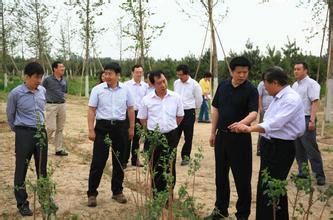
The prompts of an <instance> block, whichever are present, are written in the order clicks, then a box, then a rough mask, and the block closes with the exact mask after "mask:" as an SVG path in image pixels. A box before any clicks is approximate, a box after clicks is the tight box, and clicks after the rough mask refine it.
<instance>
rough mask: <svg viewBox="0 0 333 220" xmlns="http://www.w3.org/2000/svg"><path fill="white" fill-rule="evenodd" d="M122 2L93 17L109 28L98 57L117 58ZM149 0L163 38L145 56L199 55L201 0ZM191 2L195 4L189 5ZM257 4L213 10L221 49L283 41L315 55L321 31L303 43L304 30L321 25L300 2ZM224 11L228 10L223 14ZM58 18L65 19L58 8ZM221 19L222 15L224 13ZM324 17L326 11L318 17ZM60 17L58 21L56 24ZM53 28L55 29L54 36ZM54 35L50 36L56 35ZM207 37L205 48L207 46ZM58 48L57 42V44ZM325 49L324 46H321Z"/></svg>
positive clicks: (242, 2) (235, 0) (236, 0)
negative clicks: (163, 26) (295, 43)
mask: <svg viewBox="0 0 333 220" xmlns="http://www.w3.org/2000/svg"><path fill="white" fill-rule="evenodd" d="M119 2H121V0H112V1H111V4H108V5H106V6H105V10H104V14H103V16H101V17H99V18H98V19H97V25H98V26H100V27H107V28H108V30H107V31H105V32H103V33H101V34H100V35H99V36H98V38H97V45H96V47H97V50H98V51H99V53H100V56H101V57H111V58H114V59H118V58H119V38H118V37H117V36H119V28H118V26H117V18H119V17H120V16H121V15H125V18H124V19H123V23H126V18H128V16H126V14H124V12H122V11H121V10H120V9H119V7H118V5H119ZM178 2H181V3H179V4H181V7H180V5H179V4H177V3H176V1H175V0H149V5H150V8H151V10H152V11H153V12H155V13H156V14H155V15H154V16H152V17H151V18H150V22H151V23H152V24H162V23H163V22H165V29H164V31H163V33H162V35H161V36H160V37H159V38H157V39H156V40H154V42H153V43H152V45H151V49H150V53H149V55H150V56H152V57H154V58H165V57H171V58H176V59H178V58H181V57H184V56H186V55H189V54H194V55H195V56H199V55H200V52H201V48H202V46H203V40H204V35H205V30H206V29H205V28H206V27H205V26H206V22H207V19H206V18H205V15H204V13H203V8H202V6H201V5H200V3H199V0H192V1H190V0H178ZM190 2H194V3H190ZM260 2H261V0H225V1H224V3H220V4H219V5H218V6H217V7H216V8H215V15H216V18H217V29H218V33H219V35H220V37H221V38H222V44H223V46H224V49H225V51H226V52H227V53H228V52H230V51H231V50H232V51H235V52H240V51H242V50H244V49H245V43H246V42H247V40H248V39H249V40H250V41H251V42H253V44H254V45H255V46H259V48H260V49H261V51H262V52H265V51H266V49H265V48H266V46H267V45H268V44H269V45H271V46H276V48H278V49H280V48H281V47H282V46H283V45H284V44H286V43H287V41H288V38H289V39H290V40H291V41H294V40H296V42H297V44H298V46H299V47H300V48H301V49H302V51H303V52H304V53H312V54H314V55H319V51H320V44H321V38H322V33H321V34H319V35H317V36H316V37H315V38H313V39H311V40H310V41H309V42H307V41H306V36H309V35H310V34H309V33H308V32H307V31H305V30H304V29H306V28H309V27H314V28H315V29H317V30H318V31H321V28H322V26H318V25H317V26H316V25H315V23H314V22H312V21H311V15H312V14H311V9H310V8H307V7H303V6H302V7H297V5H298V4H299V3H298V2H299V0H271V1H270V2H269V3H265V4H262V3H260ZM182 8H183V9H185V10H186V11H187V12H188V13H189V14H191V15H192V17H191V18H189V17H188V16H187V15H186V14H185V13H183V12H182ZM226 11H228V12H227V13H226ZM61 13H62V14H61V15H60V17H61V18H64V17H65V16H66V15H65V14H66V13H68V12H66V10H62V12H61ZM225 14H226V16H225V18H224V19H223V20H222V19H221V16H222V15H225ZM321 16H322V17H323V18H324V16H325V13H323V14H322V15H321ZM71 22H72V26H73V27H74V26H76V27H77V26H78V24H77V20H76V18H75V16H72V21H71ZM60 23H61V19H60V18H59V19H58V20H57V25H59V24H60ZM55 31H57V28H55V29H53V32H55ZM57 34H58V33H53V35H54V36H57ZM74 41H75V42H74V43H73V44H74V49H75V50H76V51H77V52H78V53H79V54H81V53H82V44H81V43H80V42H79V40H78V39H75V40H74ZM131 44H132V42H131V41H130V40H128V39H123V49H125V48H126V47H127V46H129V45H131ZM209 44H210V42H209V38H208V39H207V42H206V48H209ZM217 44H218V56H219V59H223V55H222V52H221V47H220V44H219V42H218V41H217ZM55 45H56V44H55ZM325 47H327V43H325ZM133 56H134V52H132V51H125V52H123V57H125V58H126V57H133Z"/></svg>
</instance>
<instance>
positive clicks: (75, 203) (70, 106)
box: [0, 96, 333, 219]
mask: <svg viewBox="0 0 333 220" xmlns="http://www.w3.org/2000/svg"><path fill="white" fill-rule="evenodd" d="M86 106H87V100H86V99H85V98H78V97H74V96H72V97H70V98H69V100H68V102H67V121H66V126H65V130H64V137H65V138H64V139H65V146H66V148H67V149H68V151H69V155H68V156H67V157H57V156H55V154H54V146H53V145H52V144H50V145H49V152H48V161H49V164H52V166H54V167H55V168H56V170H55V172H54V174H53V176H52V178H53V180H54V181H55V182H56V184H57V185H56V188H57V194H56V197H55V201H56V203H57V205H58V206H59V210H58V212H57V216H58V217H59V218H60V219H71V218H72V219H73V218H76V217H79V219H133V215H135V212H136V211H135V210H136V206H135V203H134V198H135V197H136V196H138V195H140V194H139V192H141V191H142V190H140V189H141V188H142V187H143V186H142V184H140V186H138V185H137V184H136V179H138V178H139V176H138V174H139V171H140V178H141V179H142V178H143V177H142V176H143V174H142V168H136V167H132V166H129V167H128V168H127V169H126V170H125V176H126V177H125V181H124V194H125V195H126V196H127V198H128V203H127V204H118V203H116V202H115V201H113V200H112V199H111V181H110V179H111V177H110V173H111V168H112V164H111V160H110V159H109V161H108V164H107V166H106V168H105V172H104V174H103V177H102V181H101V184H100V186H99V189H98V190H99V195H98V198H97V202H98V206H97V207H96V208H89V207H87V196H86V191H87V185H88V175H89V169H90V162H91V155H92V142H91V141H89V140H88V138H87V107H86ZM5 107H6V103H4V102H2V103H0V114H1V117H0V136H1V137H0V140H1V142H0V218H8V219H16V218H21V217H20V214H19V213H18V211H17V208H16V201H15V197H14V193H13V186H12V185H13V177H14V168H15V152H14V133H13V132H11V131H10V129H9V127H8V125H7V123H6V119H5V115H4V114H5ZM209 134H210V124H204V123H200V124H198V123H196V124H195V129H194V139H193V152H192V155H194V153H195V152H197V150H198V147H199V146H201V147H202V148H203V150H204V152H203V155H204V159H203V161H202V163H201V169H200V170H199V171H198V173H197V174H196V179H195V192H194V196H195V198H196V200H197V202H198V203H201V204H202V205H203V208H202V209H201V210H200V212H199V214H200V216H201V217H203V216H205V215H207V214H210V212H211V211H212V208H213V206H214V202H215V164H214V151H213V148H211V147H210V146H209V144H208V138H209ZM331 135H332V134H331ZM257 136H258V135H257V134H253V135H252V140H253V175H252V206H251V209H252V210H251V215H250V219H254V217H255V200H256V185H257V179H258V169H259V162H260V157H258V156H256V142H257ZM318 141H319V146H320V149H321V153H322V157H323V161H324V170H325V173H326V178H327V179H326V182H327V184H326V185H325V186H322V187H319V189H321V190H324V189H326V187H328V186H329V184H333V137H332V136H331V137H325V138H319V137H318ZM182 143H183V139H182V140H181V142H180V145H179V146H182ZM180 150H181V147H178V153H177V162H176V170H177V183H176V188H175V192H177V191H178V188H179V186H180V185H181V184H183V183H185V182H192V180H193V179H192V177H188V175H187V171H188V166H180V161H181V159H180ZM30 164H31V165H32V164H33V161H31V162H30ZM140 169H141V170H140ZM296 172H297V165H296V163H295V162H294V164H293V166H292V170H291V173H296ZM27 178H29V179H30V180H31V181H34V180H35V178H36V177H35V174H34V173H33V172H32V171H30V170H29V171H28V174H27ZM288 179H290V178H288ZM289 182H291V181H289ZM230 185H231V197H230V201H231V202H230V208H229V213H230V214H231V218H230V219H233V218H235V217H234V213H235V212H236V209H235V204H236V201H237V192H236V188H235V185H234V181H233V178H232V174H231V172H230ZM316 188H317V186H316ZM189 192H190V193H192V185H191V184H190V185H189ZM295 192H296V190H295V187H294V186H292V184H289V186H288V195H289V200H290V201H293V200H294V197H295ZM32 195H33V194H32V192H29V200H30V203H32V201H33V198H32ZM316 196H317V193H316V194H315V197H316ZM139 197H140V196H139ZM177 197H178V196H177V193H175V199H177ZM307 200H308V197H307V196H303V197H302V198H301V200H300V202H302V203H303V204H304V205H307ZM330 203H331V204H332V203H333V199H331V201H330ZM30 207H31V208H32V205H31V206H30ZM36 207H37V210H36V214H37V218H38V219H40V218H41V213H40V209H39V207H40V206H39V204H38V203H37V205H36ZM322 207H323V203H321V202H317V203H316V204H315V205H314V207H313V209H312V213H313V214H312V215H311V216H310V219H319V216H320V212H321V209H322ZM330 209H331V210H332V208H331V207H328V208H326V209H325V211H324V213H323V218H322V219H329V218H330V217H332V214H330V211H331V210H330ZM289 211H290V216H291V212H292V207H291V202H290V204H289ZM26 219H33V218H32V217H28V218H26Z"/></svg>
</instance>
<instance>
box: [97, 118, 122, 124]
mask: <svg viewBox="0 0 333 220" xmlns="http://www.w3.org/2000/svg"><path fill="white" fill-rule="evenodd" d="M97 121H100V122H103V123H107V124H110V125H117V124H122V123H126V122H127V121H126V120H105V119H98V120H97Z"/></svg>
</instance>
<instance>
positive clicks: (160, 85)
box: [154, 74, 168, 94]
mask: <svg viewBox="0 0 333 220" xmlns="http://www.w3.org/2000/svg"><path fill="white" fill-rule="evenodd" d="M154 81H155V83H154V87H155V91H156V93H157V94H163V93H165V92H166V91H167V89H168V81H167V79H166V78H165V76H164V75H163V74H162V75H161V77H160V78H157V77H155V78H154Z"/></svg>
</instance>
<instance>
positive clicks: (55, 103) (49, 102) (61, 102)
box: [46, 102, 65, 104]
mask: <svg viewBox="0 0 333 220" xmlns="http://www.w3.org/2000/svg"><path fill="white" fill-rule="evenodd" d="M46 103H47V104H64V103H65V102H46Z"/></svg>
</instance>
